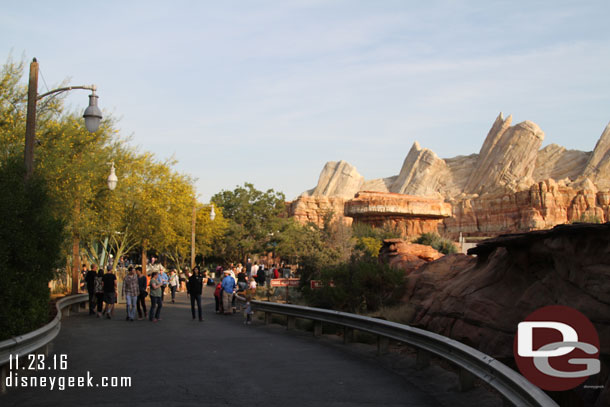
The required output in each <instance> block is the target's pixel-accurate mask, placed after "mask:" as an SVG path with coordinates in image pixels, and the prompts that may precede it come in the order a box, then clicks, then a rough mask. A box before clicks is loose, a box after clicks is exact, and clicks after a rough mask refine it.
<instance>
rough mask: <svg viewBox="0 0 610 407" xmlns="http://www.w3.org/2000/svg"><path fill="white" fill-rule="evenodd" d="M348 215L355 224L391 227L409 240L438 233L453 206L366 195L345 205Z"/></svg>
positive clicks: (388, 195)
mask: <svg viewBox="0 0 610 407" xmlns="http://www.w3.org/2000/svg"><path fill="white" fill-rule="evenodd" d="M344 213H345V216H347V217H350V218H353V219H354V222H362V223H366V224H369V225H373V226H374V227H384V226H387V227H389V228H390V229H392V230H398V231H401V233H402V235H403V236H405V237H417V236H419V235H421V234H422V233H428V232H435V231H437V228H438V224H439V223H440V222H441V221H442V220H443V219H444V218H447V217H449V216H451V205H449V204H448V203H446V202H443V200H442V199H434V198H423V197H418V196H413V195H404V194H392V193H384V192H370V191H363V192H358V193H357V194H356V196H355V197H354V199H351V200H349V201H347V202H346V203H345V207H344Z"/></svg>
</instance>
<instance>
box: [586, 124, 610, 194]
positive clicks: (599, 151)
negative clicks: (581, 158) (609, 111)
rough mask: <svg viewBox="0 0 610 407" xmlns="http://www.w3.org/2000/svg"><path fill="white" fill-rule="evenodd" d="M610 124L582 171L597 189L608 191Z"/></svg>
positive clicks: (609, 187)
mask: <svg viewBox="0 0 610 407" xmlns="http://www.w3.org/2000/svg"><path fill="white" fill-rule="evenodd" d="M608 174H610V124H608V126H606V129H605V130H604V132H603V133H602V135H601V137H600V138H599V140H598V142H597V144H596V145H595V150H593V154H591V158H590V159H589V162H587V166H586V168H585V171H584V174H583V175H584V176H585V177H587V178H589V179H590V180H591V181H592V182H593V183H594V184H595V185H596V186H597V187H598V188H600V189H610V177H609V176H608Z"/></svg>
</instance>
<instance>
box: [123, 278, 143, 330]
mask: <svg viewBox="0 0 610 407" xmlns="http://www.w3.org/2000/svg"><path fill="white" fill-rule="evenodd" d="M127 271H128V273H129V274H127V276H126V277H125V280H123V290H122V294H123V295H124V296H125V299H126V300H127V304H126V307H127V318H126V320H127V321H129V322H133V320H134V319H135V317H136V302H137V301H138V295H139V294H140V285H139V281H138V277H137V276H136V272H135V270H134V269H133V266H129V268H128V269H127Z"/></svg>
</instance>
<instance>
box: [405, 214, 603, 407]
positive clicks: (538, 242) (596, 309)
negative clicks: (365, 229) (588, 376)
mask: <svg viewBox="0 0 610 407" xmlns="http://www.w3.org/2000/svg"><path fill="white" fill-rule="evenodd" d="M469 254H476V255H477V257H471V256H466V255H462V254H460V255H447V256H444V257H441V258H440V259H439V260H436V261H433V262H430V263H424V264H422V265H421V266H420V267H419V268H417V269H416V270H415V271H412V269H411V268H410V267H405V271H406V272H407V273H408V274H407V293H406V295H405V298H404V301H405V302H408V303H409V304H411V305H412V306H413V307H414V309H415V312H414V317H413V320H412V324H413V325H415V326H418V327H421V328H424V329H426V330H430V331H434V332H437V333H439V334H442V335H446V336H449V337H451V338H453V339H456V340H458V341H460V342H463V343H466V344H468V345H470V346H473V347H475V348H477V349H479V350H481V351H482V352H484V353H487V354H489V355H491V356H493V357H495V358H498V359H500V360H502V361H504V362H505V363H508V364H511V365H512V362H511V361H512V353H513V338H514V335H515V332H516V328H517V324H518V323H519V322H521V321H522V320H523V319H524V318H525V317H526V316H527V315H529V314H530V313H531V312H533V311H534V310H536V309H538V308H541V307H543V306H547V305H552V304H560V305H566V306H569V307H572V308H575V309H577V310H579V311H580V312H582V313H583V314H585V315H586V316H587V317H588V318H589V319H590V320H591V322H593V324H594V325H595V327H596V329H597V333H598V335H599V339H600V345H601V355H600V359H601V361H602V365H603V367H602V373H601V374H599V375H596V376H592V379H593V380H592V381H591V382H589V383H588V384H589V385H595V384H596V385H604V384H605V387H604V389H603V394H601V395H599V396H596V397H599V399H598V403H600V404H595V405H600V406H601V405H607V404H604V403H608V402H610V380H609V373H610V372H609V370H608V369H609V368H610V267H609V266H608V265H609V264H610V224H605V225H591V224H587V225H585V224H580V225H560V226H556V227H555V228H553V229H551V230H544V231H535V232H530V233H524V234H517V235H505V236H501V237H499V238H496V239H489V240H487V241H484V242H482V243H481V244H479V245H478V246H477V247H476V248H474V249H470V250H469ZM585 393H586V392H585ZM588 394H589V395H591V394H595V393H594V392H588ZM579 405H580V404H579Z"/></svg>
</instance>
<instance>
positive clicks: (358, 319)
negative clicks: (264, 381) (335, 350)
mask: <svg viewBox="0 0 610 407" xmlns="http://www.w3.org/2000/svg"><path fill="white" fill-rule="evenodd" d="M238 299H239V300H240V301H241V302H243V301H245V299H244V298H243V297H239V296H238ZM251 305H252V308H253V310H255V311H260V312H264V313H265V323H267V324H268V323H270V322H271V315H272V314H281V315H286V316H287V317H288V329H294V327H295V318H302V319H309V320H313V321H314V335H316V336H320V335H321V334H322V323H323V322H325V323H330V324H334V325H340V326H343V327H344V329H345V332H344V333H345V335H344V341H348V338H349V336H350V335H351V334H352V333H353V331H350V330H353V329H356V330H359V331H364V332H369V333H371V334H375V335H377V350H378V353H379V354H383V353H385V352H387V348H388V343H389V339H393V340H396V341H400V342H404V343H407V344H409V345H412V346H414V347H416V348H417V349H418V353H417V365H418V366H425V365H427V364H428V363H429V356H430V354H433V355H435V356H437V357H440V358H442V359H445V360H447V361H450V362H452V363H453V364H454V365H456V366H458V367H459V368H460V375H459V379H460V388H461V389H462V390H466V389H468V388H471V387H472V386H473V384H474V377H477V378H478V379H480V380H482V381H483V382H485V383H487V384H488V385H490V386H491V387H493V388H494V389H495V390H497V391H498V392H499V393H500V394H501V395H502V396H503V397H504V398H505V399H506V401H509V402H510V403H512V404H514V405H516V406H549V407H550V406H557V403H555V402H554V401H553V400H552V399H551V398H550V397H549V396H548V395H547V394H546V393H545V392H544V391H542V390H541V389H540V388H538V387H536V386H534V385H533V384H532V383H530V382H529V381H528V380H527V379H526V378H525V377H523V376H521V375H520V374H519V373H517V372H515V371H514V370H513V369H511V368H509V367H508V366H506V365H505V364H503V363H501V362H499V361H498V360H496V359H494V358H492V357H491V356H489V355H486V354H484V353H482V352H479V351H478V350H476V349H474V348H471V347H470V346H467V345H464V344H463V343H461V342H458V341H456V340H453V339H451V338H447V337H445V336H442V335H439V334H436V333H433V332H429V331H425V330H423V329H419V328H414V327H411V326H408V325H402V324H398V323H395V322H390V321H385V320H381V319H377V318H371V317H365V316H362V315H356V314H349V313H345V312H339V311H332V310H325V309H320V308H311V307H303V306H298V305H288V304H279V303H272V302H264V301H252V302H251Z"/></svg>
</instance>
